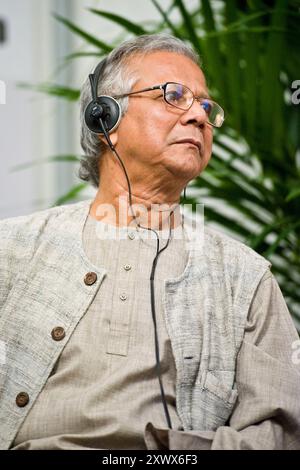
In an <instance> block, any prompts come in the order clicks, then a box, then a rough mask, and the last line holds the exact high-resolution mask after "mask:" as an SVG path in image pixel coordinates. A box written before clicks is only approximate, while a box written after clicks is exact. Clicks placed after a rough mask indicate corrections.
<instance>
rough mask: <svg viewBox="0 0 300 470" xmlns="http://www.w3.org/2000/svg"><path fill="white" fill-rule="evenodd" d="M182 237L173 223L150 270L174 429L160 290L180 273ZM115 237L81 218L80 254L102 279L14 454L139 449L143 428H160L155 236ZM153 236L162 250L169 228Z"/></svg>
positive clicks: (170, 371)
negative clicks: (153, 308)
mask: <svg viewBox="0 0 300 470" xmlns="http://www.w3.org/2000/svg"><path fill="white" fill-rule="evenodd" d="M183 233H184V231H183V230H182V228H181V227H180V226H179V227H177V228H176V229H175V230H173V231H172V236H173V238H172V239H171V241H170V243H169V245H168V247H167V249H166V250H164V251H163V252H162V253H161V255H160V256H159V258H158V263H157V268H156V272H155V300H156V304H155V305H156V321H157V330H158V338H159V346H160V357H161V370H162V376H163V384H164V388H165V393H166V397H167V403H168V410H169V413H170V416H171V421H172V426H173V429H180V426H181V422H180V419H179V417H178V415H177V413H176V403H175V396H176V390H175V378H176V370H175V363H174V358H173V355H172V349H171V344H170V340H169V336H168V333H167V331H166V326H165V320H164V309H163V288H164V280H165V279H168V278H174V277H177V276H179V275H180V274H181V273H182V272H183V270H184V268H185V265H186V263H187V258H188V251H187V250H186V249H185V242H184V237H183V236H182V235H183ZM114 234H115V232H114V230H111V229H110V226H108V225H107V224H104V223H102V222H100V223H99V222H97V221H96V220H94V219H93V218H92V217H91V216H89V217H88V219H87V222H86V225H85V228H84V236H83V237H84V238H83V244H84V250H85V252H86V254H87V256H88V257H89V259H90V260H91V261H92V262H93V264H94V265H96V266H103V267H104V268H105V269H106V273H107V274H106V276H105V277H104V280H103V282H102V285H101V286H100V289H99V291H98V293H97V295H96V297H95V299H94V301H93V302H92V304H91V305H90V307H89V309H88V311H87V312H86V314H85V316H84V317H83V318H82V320H81V321H80V322H79V324H78V326H77V327H76V329H75V331H74V333H73V335H72V336H71V339H70V340H69V342H68V343H67V345H66V346H65V348H64V350H63V353H62V354H61V356H60V358H59V360H58V362H57V364H56V366H55V369H54V370H53V371H52V374H51V376H50V377H49V379H48V381H47V383H46V385H45V387H44V389H43V390H42V392H41V393H40V395H39V397H38V399H37V401H36V402H35V404H34V405H33V407H32V409H31V410H30V412H29V414H28V416H27V417H26V419H25V421H24V423H23V425H22V426H21V428H20V430H19V432H18V434H17V436H16V438H15V440H14V443H13V448H15V449H75V448H76V449H83V448H84V449H146V445H145V443H144V437H143V435H144V429H145V425H146V423H147V422H152V423H153V424H154V425H155V426H157V427H165V426H166V418H165V414H164V410H163V405H162V401H161V395H160V388H159V382H158V379H157V374H156V369H155V347H154V327H153V321H152V314H151V305H150V280H149V279H150V273H151V268H152V262H153V260H154V257H155V254H156V246H157V242H156V236H155V235H154V234H152V232H149V231H148V230H139V231H137V230H132V229H130V230H129V231H128V229H127V228H126V227H124V228H122V229H121V230H120V232H119V239H117V240H116V239H115V237H114V236H113V235H114ZM132 234H133V235H132ZM159 234H160V248H162V247H163V246H165V244H166V243H167V236H166V235H168V230H164V231H159Z"/></svg>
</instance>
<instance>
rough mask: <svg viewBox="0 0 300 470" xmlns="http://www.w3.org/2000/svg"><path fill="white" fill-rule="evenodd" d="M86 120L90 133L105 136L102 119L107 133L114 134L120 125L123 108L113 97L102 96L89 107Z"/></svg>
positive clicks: (85, 114)
mask: <svg viewBox="0 0 300 470" xmlns="http://www.w3.org/2000/svg"><path fill="white" fill-rule="evenodd" d="M84 118H85V123H86V125H87V127H88V128H89V129H90V131H92V132H95V133H96V134H104V132H103V129H102V125H101V123H100V120H99V118H101V119H102V122H103V123H104V125H105V130H106V132H112V131H113V130H114V129H116V128H117V127H118V125H119V123H120V119H121V108H120V105H119V103H118V102H117V101H116V100H115V99H114V98H113V97H112V96H106V95H101V96H99V97H97V100H96V101H95V100H93V101H91V102H90V103H89V104H88V105H87V107H86V110H85V113H84Z"/></svg>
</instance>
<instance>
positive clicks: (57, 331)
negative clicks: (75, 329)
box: [51, 326, 66, 341]
mask: <svg viewBox="0 0 300 470" xmlns="http://www.w3.org/2000/svg"><path fill="white" fill-rule="evenodd" d="M51 336H52V338H53V339H54V340H55V341H61V340H62V339H64V337H65V336H66V333H65V330H64V329H63V327H62V326H56V327H55V328H53V330H52V331H51Z"/></svg>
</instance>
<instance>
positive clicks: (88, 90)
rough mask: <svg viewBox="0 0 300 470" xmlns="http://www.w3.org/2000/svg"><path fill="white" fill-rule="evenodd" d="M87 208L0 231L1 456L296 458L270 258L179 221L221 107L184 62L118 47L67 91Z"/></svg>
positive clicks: (21, 221)
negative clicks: (109, 452) (255, 454)
mask: <svg viewBox="0 0 300 470" xmlns="http://www.w3.org/2000/svg"><path fill="white" fill-rule="evenodd" d="M81 110H82V113H81V114H82V139H81V141H82V146H83V149H84V150H85V152H86V158H85V159H84V160H83V162H82V167H81V170H80V176H81V178H82V179H84V180H86V181H90V182H91V183H92V184H94V185H95V186H97V188H98V191H97V194H96V196H95V199H94V200H92V201H84V202H80V203H76V204H71V205H67V206H62V207H54V208H51V209H48V210H44V211H40V212H37V213H34V214H31V215H29V216H24V217H17V218H12V219H8V220H3V221H2V222H1V224H0V237H1V245H0V262H1V264H0V280H1V282H0V308H1V315H0V325H1V326H0V340H1V345H2V352H3V354H2V363H1V368H0V371H1V374H0V387H1V398H0V445H1V448H2V449H9V448H12V449H168V448H169V449H300V400H299V393H300V366H299V362H300V361H299V360H298V357H297V355H295V352H296V350H295V347H297V344H298V343H297V341H298V335H297V333H296V330H295V327H294V325H293V323H292V320H291V318H290V315H289V312H288V310H287V307H286V304H285V302H284V300H283V297H282V294H281V292H280V289H279V287H278V284H277V282H276V280H275V278H274V277H273V275H272V273H271V271H270V263H269V262H268V261H267V260H265V259H264V258H262V257H261V256H260V255H258V254H257V253H255V252H254V251H253V250H251V249H250V248H248V247H247V246H245V245H243V244H242V243H240V242H238V241H235V240H234V239H232V238H230V237H228V236H226V235H224V234H222V233H221V232H219V231H216V230H214V229H212V228H208V227H206V226H205V228H204V230H202V228H203V227H202V226H201V224H200V225H199V224H196V225H197V226H196V229H195V224H194V221H193V220H192V218H189V217H184V214H183V212H181V211H180V206H179V201H180V195H181V192H182V190H183V189H184V188H185V187H186V185H187V184H188V182H189V181H191V180H192V179H193V178H195V177H196V176H197V175H199V174H200V173H201V172H202V171H203V170H204V169H205V167H206V165H207V164H208V162H209V159H210V157H211V149H212V139H213V127H214V126H216V127H220V125H221V124H222V121H223V118H224V114H223V110H222V108H221V107H220V106H219V105H218V104H217V103H215V102H214V101H212V100H211V99H210V98H209V95H208V91H207V86H206V83H205V77H204V75H203V72H202V70H201V68H199V62H198V58H197V56H196V55H195V53H194V52H193V51H192V50H191V49H190V48H189V47H188V46H186V45H185V44H184V43H182V42H181V41H180V40H178V39H175V38H173V37H170V36H167V35H149V36H141V37H139V38H137V39H134V40H131V41H127V42H125V43H123V44H121V46H119V47H118V48H116V49H115V50H113V51H112V52H111V53H110V54H109V56H108V57H107V58H106V59H105V60H104V61H102V62H101V63H100V64H99V65H98V67H97V68H96V70H95V72H94V74H91V75H90V77H89V79H87V81H86V82H85V84H84V86H83V90H82V95H81Z"/></svg>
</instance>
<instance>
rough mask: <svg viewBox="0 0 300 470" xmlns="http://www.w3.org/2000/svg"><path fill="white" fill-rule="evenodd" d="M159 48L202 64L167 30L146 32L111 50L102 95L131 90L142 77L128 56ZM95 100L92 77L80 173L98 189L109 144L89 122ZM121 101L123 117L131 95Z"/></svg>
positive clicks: (85, 99)
mask: <svg viewBox="0 0 300 470" xmlns="http://www.w3.org/2000/svg"><path fill="white" fill-rule="evenodd" d="M155 51H169V52H176V53H178V54H182V55H185V56H187V57H189V58H190V59H191V60H192V61H193V62H195V63H196V64H197V65H199V66H200V60H199V56H198V55H197V54H196V53H195V52H194V51H193V49H192V48H191V47H190V46H188V45H187V44H185V43H184V42H183V41H181V40H180V39H178V38H175V37H173V36H170V35H168V34H163V33H161V34H144V35H142V36H138V37H137V38H134V39H130V40H128V41H125V42H123V43H122V44H121V45H120V46H118V47H116V48H115V49H114V50H112V51H111V52H110V53H109V55H108V56H107V60H106V65H105V69H104V71H103V73H102V77H99V82H98V87H97V90H98V96H99V95H111V96H113V95H119V94H124V93H129V92H130V90H131V89H132V87H133V85H134V84H135V83H136V81H137V80H138V79H139V78H140V77H137V76H136V75H135V74H134V73H133V72H132V71H130V70H129V67H128V64H127V61H128V58H129V57H132V56H133V55H138V54H149V53H151V52H155ZM91 100H92V95H91V86H90V82H89V78H87V79H86V80H85V82H84V84H83V86H82V89H81V94H80V119H81V147H82V149H83V151H84V153H85V156H84V157H83V158H82V159H81V162H80V168H79V172H78V176H79V178H80V179H81V180H83V181H89V182H90V183H91V184H92V185H93V186H95V187H96V188H98V186H99V181H100V175H99V162H100V158H101V155H102V154H103V153H104V151H105V149H106V148H107V147H106V145H105V144H103V143H102V141H101V140H100V139H99V136H98V135H97V134H95V133H93V132H91V131H90V130H89V129H88V127H87V125H86V123H85V120H84V112H85V109H86V107H87V105H88V104H89V103H90V101H91ZM118 101H119V104H120V107H121V112H122V116H123V115H124V114H125V112H126V111H127V108H128V97H126V98H121V99H119V100H118Z"/></svg>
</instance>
